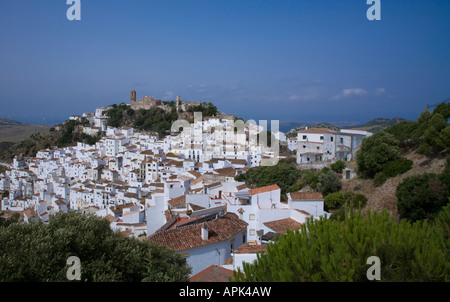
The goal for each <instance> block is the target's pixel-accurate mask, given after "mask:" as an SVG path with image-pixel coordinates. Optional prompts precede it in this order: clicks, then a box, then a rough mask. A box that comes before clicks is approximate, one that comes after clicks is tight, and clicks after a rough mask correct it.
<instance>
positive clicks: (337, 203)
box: [324, 192, 345, 211]
mask: <svg viewBox="0 0 450 302" xmlns="http://www.w3.org/2000/svg"><path fill="white" fill-rule="evenodd" d="M344 203H345V198H344V195H343V194H342V193H341V192H334V193H330V194H328V195H327V196H325V199H324V207H325V210H326V211H328V210H332V209H337V208H339V207H341V206H342V205H343V204H344Z"/></svg>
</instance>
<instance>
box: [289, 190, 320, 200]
mask: <svg viewBox="0 0 450 302" xmlns="http://www.w3.org/2000/svg"><path fill="white" fill-rule="evenodd" d="M289 194H290V196H291V199H292V200H323V199H324V198H323V195H322V193H320V192H291V193H289Z"/></svg>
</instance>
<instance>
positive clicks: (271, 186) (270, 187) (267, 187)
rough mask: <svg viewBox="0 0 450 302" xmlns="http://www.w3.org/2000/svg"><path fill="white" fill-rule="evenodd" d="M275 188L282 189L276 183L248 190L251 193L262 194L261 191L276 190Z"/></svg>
mask: <svg viewBox="0 0 450 302" xmlns="http://www.w3.org/2000/svg"><path fill="white" fill-rule="evenodd" d="M275 190H280V187H279V186H278V185H276V184H275V185H270V186H265V187H261V188H256V189H251V190H248V193H249V194H250V195H256V194H261V193H265V192H270V191H275Z"/></svg>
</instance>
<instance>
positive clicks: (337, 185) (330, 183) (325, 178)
mask: <svg viewBox="0 0 450 302" xmlns="http://www.w3.org/2000/svg"><path fill="white" fill-rule="evenodd" d="M317 188H318V189H319V191H320V192H322V194H323V195H324V196H326V195H328V194H330V193H333V192H337V191H339V190H340V189H341V188H342V184H341V180H340V179H339V177H338V176H337V175H336V173H334V172H333V171H328V172H326V173H321V174H320V175H319V177H318V184H317Z"/></svg>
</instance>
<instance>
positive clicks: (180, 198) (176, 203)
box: [169, 195, 186, 207]
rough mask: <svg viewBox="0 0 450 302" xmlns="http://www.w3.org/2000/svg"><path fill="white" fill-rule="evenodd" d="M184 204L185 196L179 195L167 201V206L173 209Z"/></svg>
mask: <svg viewBox="0 0 450 302" xmlns="http://www.w3.org/2000/svg"><path fill="white" fill-rule="evenodd" d="M185 203H186V195H181V196H178V197H176V198H172V199H171V200H169V204H170V205H171V206H173V207H177V206H181V205H183V204H185Z"/></svg>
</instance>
